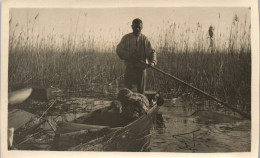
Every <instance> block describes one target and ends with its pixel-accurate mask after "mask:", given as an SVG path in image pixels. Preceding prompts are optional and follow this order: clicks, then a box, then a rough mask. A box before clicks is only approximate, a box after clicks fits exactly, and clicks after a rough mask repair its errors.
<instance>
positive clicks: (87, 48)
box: [8, 14, 251, 110]
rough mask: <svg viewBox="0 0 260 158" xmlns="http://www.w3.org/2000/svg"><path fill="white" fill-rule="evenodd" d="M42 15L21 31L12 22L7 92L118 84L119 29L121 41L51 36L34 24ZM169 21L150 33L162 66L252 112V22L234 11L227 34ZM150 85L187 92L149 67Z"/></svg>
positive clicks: (94, 88) (99, 88) (106, 88)
mask: <svg viewBox="0 0 260 158" xmlns="http://www.w3.org/2000/svg"><path fill="white" fill-rule="evenodd" d="M38 18H40V15H39V14H37V15H36V16H35V18H34V19H33V22H31V25H27V27H26V29H25V31H21V32H20V33H17V32H16V31H17V28H18V27H19V24H18V23H16V24H15V23H14V22H13V21H12V19H10V21H9V25H10V32H9V37H10V39H9V67H8V68H9V69H8V70H9V71H8V81H9V83H8V84H9V90H12V87H15V86H16V85H21V84H22V85H27V86H30V85H38V86H54V87H57V88H60V89H63V90H64V91H67V92H83V91H84V92H86V91H87V92H93V91H98V92H100V93H102V94H104V93H106V94H107V93H109V92H112V90H111V88H112V87H113V86H115V85H116V83H119V85H121V84H120V83H122V78H118V77H119V76H121V75H122V74H123V73H124V63H123V61H121V60H120V59H119V58H118V57H117V55H116V53H115V46H116V44H117V42H118V41H119V40H120V38H121V37H120V36H121V34H122V33H121V32H119V33H118V34H117V35H115V37H114V38H117V40H118V41H106V40H105V39H104V38H102V36H99V37H98V38H97V37H94V32H91V31H88V32H87V33H86V32H84V33H82V35H81V36H76V35H73V34H69V36H66V37H65V36H58V35H57V34H55V30H53V32H52V33H50V34H47V35H44V34H37V33H34V24H35V23H36V22H37V19H38ZM219 18H220V17H219ZM165 25H166V26H165V28H166V29H164V30H160V29H159V28H158V30H155V32H159V34H156V33H154V34H153V37H151V38H152V39H153V40H152V42H153V43H155V44H154V45H155V48H156V51H157V52H158V68H159V69H161V70H163V71H165V72H168V73H171V74H172V75H175V76H176V77H178V78H180V79H182V80H184V81H185V82H188V83H190V84H192V85H194V86H195V87H198V88H200V89H202V90H204V91H206V92H208V93H209V94H212V95H214V96H216V97H218V98H220V99H221V100H223V101H227V102H228V103H230V104H233V105H239V106H241V107H242V108H244V109H247V110H250V103H251V43H250V40H251V37H250V32H251V30H250V29H251V27H250V25H249V26H248V25H247V22H246V21H244V22H241V21H239V17H237V15H235V16H234V19H233V21H231V22H230V26H231V27H230V30H229V34H228V35H225V34H223V33H221V32H220V31H219V30H218V28H216V29H217V33H216V34H214V33H215V32H216V31H214V32H213V35H212V36H209V33H208V32H205V31H203V29H202V28H203V26H202V25H201V24H200V23H197V24H196V25H197V27H196V29H191V28H190V27H189V26H186V25H185V24H183V25H180V24H175V23H171V22H168V23H167V24H165ZM205 27H206V26H205ZM207 27H210V26H207ZM104 33H106V32H104ZM76 39H78V40H77V41H76ZM210 39H212V41H214V48H213V47H212V44H210V42H212V41H210ZM115 80H117V82H115ZM147 87H148V89H153V90H160V91H162V92H164V93H169V92H171V91H172V90H174V91H180V93H183V92H184V91H185V90H186V88H185V87H183V86H181V85H180V84H178V83H176V82H175V81H172V80H171V79H169V78H167V77H165V76H163V75H162V74H159V73H157V72H154V71H152V70H149V71H148V81H147Z"/></svg>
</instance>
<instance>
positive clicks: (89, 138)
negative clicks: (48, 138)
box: [52, 93, 162, 151]
mask: <svg viewBox="0 0 260 158" xmlns="http://www.w3.org/2000/svg"><path fill="white" fill-rule="evenodd" d="M155 95H156V93H150V94H147V97H148V98H149V100H150V101H151V98H152V97H154V96H155ZM150 103H151V105H150V109H149V111H148V112H147V113H146V114H144V115H143V116H141V117H139V118H138V119H136V120H128V121H125V120H124V116H119V115H115V114H112V113H109V112H108V107H106V108H103V109H99V110H96V111H94V112H93V113H91V114H88V115H86V116H83V117H81V118H79V119H77V120H74V121H72V122H58V123H57V131H56V135H55V140H54V144H53V148H52V150H71V151H140V150H141V148H143V147H144V145H147V144H148V143H147V141H146V140H145V138H147V135H148V136H149V132H150V127H151V126H152V124H153V121H154V119H155V116H156V113H157V111H158V110H159V104H162V102H158V101H154V102H152V101H151V102H150ZM158 103H159V104H158ZM102 119H103V120H102Z"/></svg>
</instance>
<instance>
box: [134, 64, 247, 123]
mask: <svg viewBox="0 0 260 158" xmlns="http://www.w3.org/2000/svg"><path fill="white" fill-rule="evenodd" d="M139 62H140V63H142V64H145V65H147V66H148V67H150V68H152V69H154V70H156V71H158V72H160V73H162V74H164V75H166V76H168V77H170V78H172V79H174V80H176V81H178V82H180V83H182V84H183V85H185V86H187V87H189V88H191V89H193V90H195V91H197V92H199V93H201V94H203V95H205V96H207V97H209V98H211V99H213V100H215V101H216V102H218V103H220V104H222V105H224V106H226V107H227V108H229V109H231V110H233V111H235V112H237V113H239V114H240V115H241V116H243V117H245V118H247V119H249V120H251V115H250V114H248V113H246V112H243V111H241V110H238V109H236V108H234V107H232V106H230V105H228V104H227V103H225V102H223V101H221V100H219V99H218V98H215V97H213V96H211V95H209V94H208V93H206V92H204V91H202V90H200V89H198V88H196V87H194V86H192V85H190V84H188V83H186V82H184V81H182V80H180V79H179V78H177V77H175V76H173V75H171V74H169V73H166V72H164V71H162V70H160V69H158V68H156V67H153V66H150V65H148V64H146V63H145V62H143V61H140V60H139Z"/></svg>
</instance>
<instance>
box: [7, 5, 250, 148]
mask: <svg viewBox="0 0 260 158" xmlns="http://www.w3.org/2000/svg"><path fill="white" fill-rule="evenodd" d="M251 81H252V52H251V7H250V6H248V7H246V6H245V7H114V8H10V9H9V39H8V123H7V124H8V133H7V136H8V138H7V140H6V141H7V142H8V151H17V150H18V151H24V150H25V151H32V150H33V151H124V152H125V151H127V152H171V153H175V152H178V153H219V152H221V153H231V152H251V148H252V147H251V140H252V139H251V138H252V133H251V132H252V131H251V129H252V128H251V127H252V124H251V119H252V116H251V112H252V110H253V109H252V108H251V107H252V100H251V98H252V96H251V87H252V86H251V85H252V82H251Z"/></svg>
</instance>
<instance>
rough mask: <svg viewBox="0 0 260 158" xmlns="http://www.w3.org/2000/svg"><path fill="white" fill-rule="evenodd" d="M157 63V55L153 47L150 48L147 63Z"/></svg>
mask: <svg viewBox="0 0 260 158" xmlns="http://www.w3.org/2000/svg"><path fill="white" fill-rule="evenodd" d="M156 64H157V55H156V52H155V50H154V49H152V52H151V56H150V62H149V65H151V66H155V65H156Z"/></svg>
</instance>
